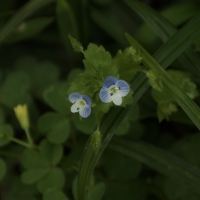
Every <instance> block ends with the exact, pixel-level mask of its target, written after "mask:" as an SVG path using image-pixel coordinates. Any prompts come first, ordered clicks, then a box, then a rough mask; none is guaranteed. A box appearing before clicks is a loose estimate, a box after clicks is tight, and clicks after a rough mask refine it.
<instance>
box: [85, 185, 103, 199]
mask: <svg viewBox="0 0 200 200" xmlns="http://www.w3.org/2000/svg"><path fill="white" fill-rule="evenodd" d="M105 190H106V186H105V183H98V184H96V185H94V186H92V188H91V190H90V193H89V196H88V200H94V199H95V200H100V199H102V197H103V195H104V193H105Z"/></svg>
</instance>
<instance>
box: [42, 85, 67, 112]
mask: <svg viewBox="0 0 200 200" xmlns="http://www.w3.org/2000/svg"><path fill="white" fill-rule="evenodd" d="M65 88H66V90H65ZM67 89H68V87H67V85H65V84H63V85H59V86H56V85H52V86H51V87H49V88H48V89H47V90H45V92H44V94H43V96H44V99H45V101H46V102H47V103H48V104H49V106H51V107H52V108H53V109H54V110H55V111H57V112H59V113H62V114H64V115H66V114H69V112H70V106H71V104H70V103H69V101H68V100H67V98H68V96H67V93H66V91H67Z"/></svg>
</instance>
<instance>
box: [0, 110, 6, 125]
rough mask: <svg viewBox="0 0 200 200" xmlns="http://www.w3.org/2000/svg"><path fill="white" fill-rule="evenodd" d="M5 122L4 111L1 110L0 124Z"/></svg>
mask: <svg viewBox="0 0 200 200" xmlns="http://www.w3.org/2000/svg"><path fill="white" fill-rule="evenodd" d="M4 121H5V115H4V112H3V110H2V109H1V108H0V124H3V123H4Z"/></svg>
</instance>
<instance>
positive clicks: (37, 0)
mask: <svg viewBox="0 0 200 200" xmlns="http://www.w3.org/2000/svg"><path fill="white" fill-rule="evenodd" d="M53 1H55V0H34V1H29V2H28V3H26V4H25V5H24V6H23V7H22V8H21V9H20V10H18V11H17V12H16V14H15V15H13V17H12V18H11V19H10V20H9V21H8V22H7V23H6V24H5V26H3V27H2V29H1V32H0V43H2V41H3V40H4V39H5V38H6V36H7V35H8V34H9V33H10V31H12V29H13V28H15V27H16V26H17V25H19V24H20V23H21V22H22V21H23V20H25V19H26V18H27V17H29V16H30V15H31V14H33V13H34V12H36V11H37V10H39V9H40V8H42V7H44V6H46V5H47V4H49V3H51V2H53Z"/></svg>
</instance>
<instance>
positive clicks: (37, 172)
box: [21, 169, 48, 184]
mask: <svg viewBox="0 0 200 200" xmlns="http://www.w3.org/2000/svg"><path fill="white" fill-rule="evenodd" d="M47 173H48V169H29V170H27V171H25V172H23V173H22V174H21V180H22V182H23V183H24V184H33V183H35V182H36V181H38V180H40V179H41V178H43V177H44V176H45V175H46V174H47Z"/></svg>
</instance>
